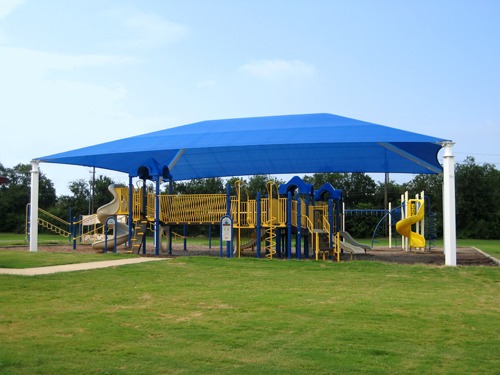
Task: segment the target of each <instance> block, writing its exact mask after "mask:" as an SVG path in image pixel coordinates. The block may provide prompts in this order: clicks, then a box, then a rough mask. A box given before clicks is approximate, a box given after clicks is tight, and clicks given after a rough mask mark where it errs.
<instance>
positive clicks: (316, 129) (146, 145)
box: [35, 113, 446, 180]
mask: <svg viewBox="0 0 500 375" xmlns="http://www.w3.org/2000/svg"><path fill="white" fill-rule="evenodd" d="M445 141H446V140H445V139H441V138H435V137H430V136H426V135H422V134H418V133H413V132H408V131H403V130H399V129H395V128H391V127H387V126H383V125H377V124H373V123H369V122H365V121H359V120H355V119H351V118H347V117H342V116H337V115H333V114H327V113H319V114H304V115H284V116H268V117H250V118H238V119H225V120H209V121H202V122H197V123H193V124H188V125H183V126H178V127H174V128H169V129H165V130H161V131H156V132H152V133H148V134H143V135H139V136H135V137H129V138H124V139H120V140H116V141H112V142H107V143H102V144H98V145H94V146H89V147H85V148H80V149H76V150H72V151H67V152H62V153H58V154H54V155H49V156H43V157H40V158H37V159H35V160H37V161H40V162H46V163H59V164H73V165H82V166H88V167H98V168H104V169H110V170H115V171H120V172H124V173H127V174H129V175H130V176H132V177H136V176H139V175H141V173H143V171H144V170H145V168H147V172H148V173H149V176H161V175H165V173H166V172H167V174H168V172H169V173H170V174H171V177H172V178H173V180H188V179H192V178H205V177H226V176H244V175H256V174H290V173H316V172H367V173H370V172H374V173H375V172H381V173H383V172H391V173H415V174H420V173H441V171H442V167H441V165H440V164H439V162H438V160H437V153H438V152H439V150H440V149H441V147H442V143H443V142H445Z"/></svg>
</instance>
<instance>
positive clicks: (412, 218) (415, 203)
mask: <svg viewBox="0 0 500 375" xmlns="http://www.w3.org/2000/svg"><path fill="white" fill-rule="evenodd" d="M403 212H405V213H406V215H405V216H406V217H405V218H403V219H402V220H400V221H398V222H397V223H396V231H397V232H398V233H399V234H400V235H402V236H403V237H406V238H408V240H409V244H410V247H413V248H419V249H424V248H425V237H424V236H423V235H422V234H421V233H423V224H422V225H419V224H420V223H421V222H422V221H423V219H424V214H425V201H424V199H423V194H422V199H406V200H404V203H403ZM414 225H416V226H417V228H416V230H415V231H413V230H412V226H414ZM419 232H420V233H419Z"/></svg>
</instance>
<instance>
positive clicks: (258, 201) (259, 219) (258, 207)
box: [256, 192, 262, 258]
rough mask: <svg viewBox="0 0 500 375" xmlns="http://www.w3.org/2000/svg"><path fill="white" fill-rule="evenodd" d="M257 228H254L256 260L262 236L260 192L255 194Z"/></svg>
mask: <svg viewBox="0 0 500 375" xmlns="http://www.w3.org/2000/svg"><path fill="white" fill-rule="evenodd" d="M256 200H257V202H256V204H257V228H256V232H257V233H256V236H257V249H256V255H257V258H260V250H261V238H262V237H261V236H262V233H261V231H262V228H261V227H262V220H261V217H260V215H261V207H260V192H257V198H256Z"/></svg>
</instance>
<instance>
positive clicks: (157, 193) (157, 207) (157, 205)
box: [155, 176, 161, 256]
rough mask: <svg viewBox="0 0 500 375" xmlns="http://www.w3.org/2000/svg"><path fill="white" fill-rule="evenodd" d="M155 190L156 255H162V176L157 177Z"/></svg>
mask: <svg viewBox="0 0 500 375" xmlns="http://www.w3.org/2000/svg"><path fill="white" fill-rule="evenodd" d="M155 182H156V190H155V255H156V256H158V255H160V245H161V244H160V241H161V238H160V176H156V181H155Z"/></svg>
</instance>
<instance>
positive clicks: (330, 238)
mask: <svg viewBox="0 0 500 375" xmlns="http://www.w3.org/2000/svg"><path fill="white" fill-rule="evenodd" d="M328 224H330V233H328V246H329V247H330V248H331V247H333V200H332V199H328Z"/></svg>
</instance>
